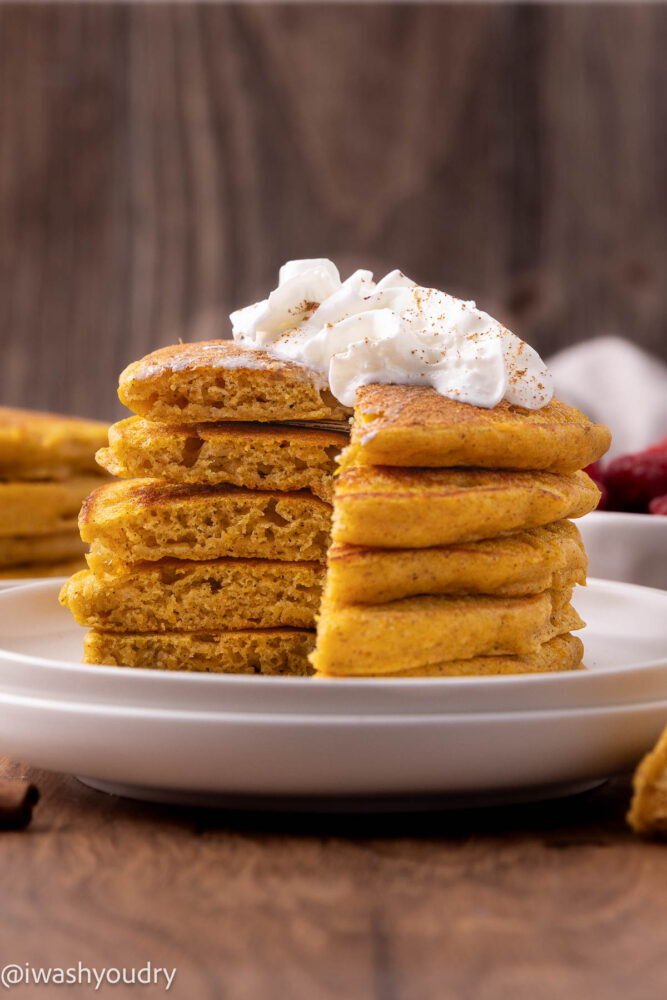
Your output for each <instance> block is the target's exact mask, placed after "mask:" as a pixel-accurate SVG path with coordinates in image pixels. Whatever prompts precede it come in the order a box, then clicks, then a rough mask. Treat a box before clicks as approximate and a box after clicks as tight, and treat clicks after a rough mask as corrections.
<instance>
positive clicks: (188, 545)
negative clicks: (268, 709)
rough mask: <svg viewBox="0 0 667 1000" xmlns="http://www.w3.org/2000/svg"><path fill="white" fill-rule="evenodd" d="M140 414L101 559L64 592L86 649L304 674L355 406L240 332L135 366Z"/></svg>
mask: <svg viewBox="0 0 667 1000" xmlns="http://www.w3.org/2000/svg"><path fill="white" fill-rule="evenodd" d="M119 395H120V398H121V400H122V401H123V402H124V403H125V404H126V405H127V406H128V407H129V408H130V409H131V410H132V411H133V412H134V413H135V414H137V415H136V416H134V417H131V418H129V419H127V420H123V421H121V422H120V423H118V424H115V425H114V426H113V427H111V429H110V431H109V447H108V448H104V449H102V450H101V451H100V452H99V454H98V461H99V462H100V464H101V465H102V466H104V467H105V468H106V469H108V470H109V472H112V473H113V474H114V475H116V476H119V477H120V478H121V479H123V480H124V481H123V482H116V483H112V484H109V485H107V486H104V487H102V488H101V489H98V490H96V491H95V492H94V493H93V494H92V496H90V497H89V498H88V500H87V501H86V503H85V504H84V506H83V509H82V511H81V516H80V529H81V535H82V538H83V539H84V541H86V542H88V543H89V544H90V553H89V556H88V563H89V567H90V568H89V570H87V571H84V572H81V573H78V574H77V575H75V576H74V577H73V578H72V579H71V580H70V581H69V582H68V584H67V585H66V586H65V587H64V588H63V591H62V594H61V601H62V602H63V603H65V604H67V605H68V606H69V607H70V609H71V611H72V613H73V614H74V617H75V619H76V620H77V621H78V622H79V623H80V624H82V625H85V626H87V627H89V628H90V629H91V631H90V632H89V633H88V635H87V637H86V640H85V654H84V660H85V662H89V663H108V664H118V665H122V666H135V667H158V668H163V669H181V670H188V669H190V670H205V671H224V672H233V673H268V674H283V673H291V674H303V673H308V672H310V667H309V664H308V654H309V653H310V652H311V651H312V649H313V646H314V641H315V632H314V628H315V615H316V613H317V610H318V607H319V604H320V598H321V594H322V587H323V582H324V573H325V561H326V553H327V549H328V545H329V537H330V525H331V499H332V494H333V474H334V471H335V468H336V464H335V461H336V457H337V456H338V454H339V453H340V451H341V449H342V448H343V447H344V446H345V445H346V444H347V442H348V440H349V433H348V422H347V411H345V410H344V409H343V408H342V407H341V406H340V405H339V404H338V403H337V402H336V400H335V399H334V398H333V397H332V396H331V394H330V392H329V390H328V388H327V386H326V383H325V382H322V383H319V382H316V381H314V380H313V378H312V373H309V372H307V371H305V370H304V369H303V368H302V367H301V366H299V365H296V364H292V363H290V362H281V361H276V360H275V359H271V358H270V357H269V356H268V355H264V354H261V353H258V352H255V351H250V352H249V351H245V350H243V349H242V348H240V347H238V346H237V345H235V344H233V343H230V342H229V341H212V342H209V343H204V344H188V345H179V346H176V347H171V348H166V349H163V350H160V351H156V352H155V353H154V354H152V355H149V356H148V357H147V358H144V359H143V360H142V361H139V362H136V363H135V364H132V365H130V366H129V368H127V369H126V370H125V371H124V372H123V374H122V375H121V380H120V388H119Z"/></svg>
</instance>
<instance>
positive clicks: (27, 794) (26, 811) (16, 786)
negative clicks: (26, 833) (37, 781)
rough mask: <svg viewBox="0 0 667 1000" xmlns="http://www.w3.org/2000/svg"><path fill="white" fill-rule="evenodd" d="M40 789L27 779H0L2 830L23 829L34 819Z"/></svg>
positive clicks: (0, 823) (0, 818)
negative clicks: (33, 808)
mask: <svg viewBox="0 0 667 1000" xmlns="http://www.w3.org/2000/svg"><path fill="white" fill-rule="evenodd" d="M38 799H39V791H38V790H37V788H36V787H35V786H34V785H31V784H30V783H29V782H27V781H7V780H3V779H0V830H22V829H23V828H24V827H26V826H27V825H28V823H29V822H30V820H31V819H32V807H33V806H34V805H35V803H36V802H37V800H38Z"/></svg>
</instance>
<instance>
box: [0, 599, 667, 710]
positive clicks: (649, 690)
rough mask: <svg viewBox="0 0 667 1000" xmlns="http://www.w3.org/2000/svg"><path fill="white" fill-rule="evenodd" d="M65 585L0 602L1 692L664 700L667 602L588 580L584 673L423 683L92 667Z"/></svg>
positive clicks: (456, 706) (348, 703) (271, 705)
mask: <svg viewBox="0 0 667 1000" xmlns="http://www.w3.org/2000/svg"><path fill="white" fill-rule="evenodd" d="M59 588H60V583H58V582H54V581H44V582H40V583H33V584H31V586H30V587H29V588H21V589H20V590H15V591H12V592H10V593H5V594H3V595H0V690H2V691H4V692H6V693H13V694H17V695H23V696H32V695H35V694H39V695H40V696H41V697H43V698H56V699H61V700H66V701H82V702H95V703H99V704H102V705H110V706H116V707H119V706H126V707H128V708H130V707H132V708H142V707H143V708H160V709H165V710H173V709H185V710H188V711H195V710H202V711H220V712H225V713H229V712H249V713H252V714H276V713H288V714H295V713H297V714H298V713H302V712H304V713H308V714H315V715H329V714H331V715H339V714H341V713H342V714H364V715H400V714H404V713H406V714H426V715H430V714H436V715H437V714H442V713H446V714H449V713H452V712H503V711H513V712H515V711H534V710H539V709H544V708H549V709H557V708H585V707H601V706H603V705H611V704H627V703H630V702H633V701H634V702H646V701H651V700H662V699H667V593H666V592H664V591H658V590H648V589H646V588H643V587H633V586H629V585H623V584H618V583H611V582H603V581H599V580H598V581H596V580H591V581H589V585H588V587H587V588H585V589H583V588H577V590H576V592H575V594H576V597H575V603H576V604H577V607H578V609H579V611H580V613H581V615H582V616H583V618H584V620H585V621H586V622H588V628H587V629H586V630H585V632H584V633H582V634H583V637H584V640H585V646H586V655H585V662H586V665H587V666H588V668H589V669H588V670H586V671H574V672H571V673H563V674H532V675H524V676H507V677H464V678H447V679H440V680H438V679H424V680H393V681H392V680H390V679H383V680H381V681H378V680H377V679H366V680H364V679H362V678H358V679H351V680H344V679H340V678H339V679H335V680H323V679H318V680H310V679H305V678H282V677H281V678H271V677H254V676H253V677H242V676H240V677H234V676H225V675H219V674H218V675H213V674H198V673H177V672H174V673H169V672H167V671H153V670H128V669H123V668H119V667H101V666H86V665H83V664H82V663H81V662H80V661H81V653H82V639H83V636H84V634H85V629H83V628H80V627H79V626H77V625H75V624H74V622H73V620H72V617H71V615H70V614H69V612H68V611H67V610H66V609H65V608H63V607H61V606H60V605H59V604H58V601H57V596H58V591H59Z"/></svg>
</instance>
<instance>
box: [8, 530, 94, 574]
mask: <svg viewBox="0 0 667 1000" xmlns="http://www.w3.org/2000/svg"><path fill="white" fill-rule="evenodd" d="M84 548H85V546H84V544H83V542H82V541H81V539H80V537H79V533H78V531H59V532H57V533H56V534H54V535H15V536H14V537H13V538H0V568H3V567H5V566H16V565H21V564H23V563H25V564H26V565H27V564H30V563H50V562H63V561H65V560H69V559H75V558H78V559H79V560H82V559H83V552H84Z"/></svg>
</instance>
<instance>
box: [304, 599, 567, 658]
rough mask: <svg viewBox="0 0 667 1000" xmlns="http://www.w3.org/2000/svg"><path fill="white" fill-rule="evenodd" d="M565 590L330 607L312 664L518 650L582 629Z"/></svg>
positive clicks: (325, 607)
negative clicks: (520, 594)
mask: <svg viewBox="0 0 667 1000" xmlns="http://www.w3.org/2000/svg"><path fill="white" fill-rule="evenodd" d="M570 596H571V590H569V589H567V590H562V591H545V592H544V593H542V594H534V595H532V596H529V597H486V596H485V597H482V596H477V597H432V596H422V597H407V598H404V599H403V600H400V601H392V602H390V603H389V604H365V605H364V604H356V605H349V606H344V605H334V604H332V603H331V602H330V601H323V603H322V607H321V609H320V614H319V617H318V626H317V648H316V650H315V652H314V653H313V655H312V657H311V662H312V664H313V666H314V667H315V669H316V670H317V671H318V672H319V673H322V674H333V675H349V674H359V675H366V676H368V675H372V674H378V675H384V674H393V673H396V672H398V671H404V670H416V669H417V668H421V667H426V666H432V665H433V664H439V663H443V662H447V661H449V660H462V659H471V658H472V657H477V656H501V655H508V654H511V655H525V654H533V653H537V652H538V651H539V649H540V646H541V645H542V644H543V643H545V642H548V641H549V640H550V639H553V638H554V636H557V635H563V634H564V633H565V632H570V631H572V630H576V629H579V628H582V627H583V622H582V621H581V619H580V618H579V616H578V614H577V613H576V611H575V610H574V608H573V607H572V605H571V604H569V599H570Z"/></svg>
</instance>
